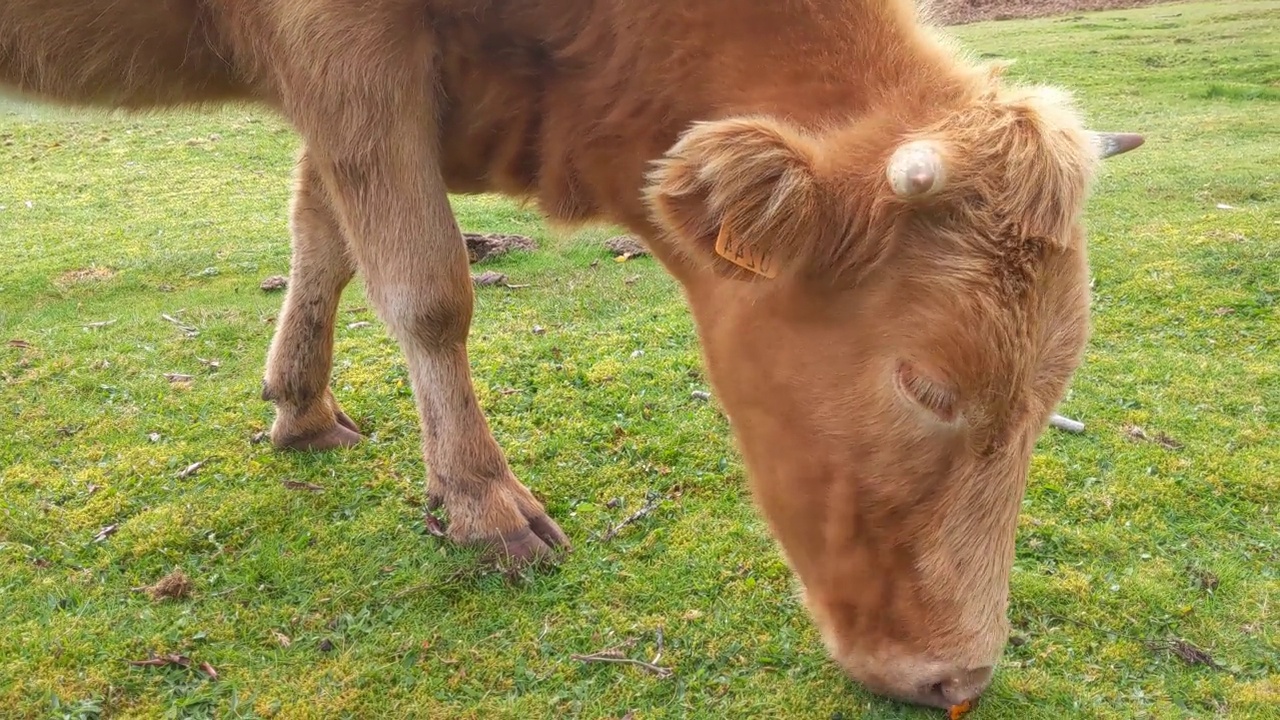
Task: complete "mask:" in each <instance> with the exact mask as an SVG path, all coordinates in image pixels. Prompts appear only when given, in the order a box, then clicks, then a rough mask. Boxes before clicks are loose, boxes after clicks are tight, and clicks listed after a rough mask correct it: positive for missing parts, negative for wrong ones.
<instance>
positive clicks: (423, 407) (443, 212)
mask: <svg viewBox="0 0 1280 720" xmlns="http://www.w3.org/2000/svg"><path fill="white" fill-rule="evenodd" d="M397 79H398V80H399V81H400V82H403V83H406V84H408V81H407V80H404V79H401V78H397ZM409 87H414V86H413V85H409ZM420 87H424V88H426V87H429V83H423V84H422V85H421V86H420ZM352 96H353V97H358V96H359V95H358V94H357V93H353V94H352ZM346 107H347V109H348V110H350V109H352V105H351V104H348V105H347V106H346ZM360 110H361V112H362V113H363V112H368V113H370V114H369V115H363V116H362V117H360V118H359V123H358V126H359V129H360V132H359V133H352V134H344V133H340V132H337V128H335V127H334V125H333V124H332V123H329V124H326V125H321V126H318V127H317V129H316V131H315V132H314V133H312V137H309V138H308V143H309V147H310V149H311V159H312V161H313V162H314V163H315V166H316V168H317V171H318V172H319V174H320V175H321V177H323V179H324V183H325V187H326V189H327V190H328V196H329V198H330V199H331V200H332V201H333V205H334V208H335V209H336V211H337V215H338V217H339V218H340V220H341V223H342V228H343V231H344V233H345V235H346V237H347V239H348V241H349V246H350V249H351V252H352V254H353V256H354V257H355V260H356V263H357V265H358V266H359V269H360V272H361V273H362V275H363V277H364V279H365V285H366V289H367V292H368V296H369V300H370V303H371V304H372V306H373V307H374V309H375V311H376V312H377V314H378V316H379V318H380V319H381V320H382V321H383V322H385V323H386V325H387V327H388V328H389V329H390V331H391V334H392V335H393V336H394V337H395V338H396V340H397V341H398V343H399V344H400V346H401V348H402V350H403V351H404V355H405V359H406V361H407V365H408V370H409V377H410V382H411V385H412V388H413V394H414V401H415V404H416V406H417V410H418V416H419V420H420V424H421V428H422V448H423V456H424V458H425V460H426V464H427V467H428V471H429V480H428V497H429V501H430V504H431V505H432V506H441V505H442V506H443V507H444V508H445V510H446V511H447V513H448V520H449V525H448V531H447V532H448V535H449V537H450V538H451V539H452V540H454V541H456V542H458V543H462V544H467V545H482V546H486V547H488V548H489V549H491V550H494V551H496V552H497V554H499V555H503V556H506V557H507V558H511V559H515V560H517V561H531V560H536V559H542V558H546V557H548V556H549V555H551V554H552V550H553V548H556V547H558V546H567V545H568V540H567V538H566V537H565V535H564V533H563V532H562V531H561V530H560V528H559V526H557V525H556V523H555V522H554V521H552V520H551V519H550V518H549V517H548V516H547V514H546V512H545V510H544V509H543V506H542V504H541V503H540V502H539V501H538V500H537V499H536V498H534V496H533V494H532V493H530V492H529V490H528V489H527V488H526V487H525V486H524V485H522V484H521V483H520V482H519V481H518V480H517V479H516V477H515V475H514V474H513V473H512V471H511V469H510V467H509V466H508V464H507V460H506V457H505V456H504V454H503V452H502V450H501V448H500V447H499V446H498V443H497V441H496V440H495V439H494V437H493V434H492V432H491V431H490V429H489V425H488V423H487V421H486V419H485V416H484V414H483V412H482V411H481V409H480V405H479V403H478V402H477V400H476V396H475V392H474V390H473V387H472V379H471V371H470V363H469V359H468V355H467V336H468V334H469V332H470V327H471V318H472V311H473V289H472V285H471V275H470V264H469V262H468V258H467V251H466V245H465V243H464V242H463V239H462V233H461V231H460V229H459V228H458V225H457V222H456V220H455V219H454V215H453V212H452V209H451V208H450V206H449V198H448V195H447V192H446V189H445V185H444V181H443V179H442V177H441V174H440V170H439V166H438V161H437V155H436V150H435V147H436V145H435V142H434V128H433V127H431V121H430V118H431V117H433V114H432V113H431V112H430V111H429V106H428V107H424V106H423V105H419V104H417V103H416V102H414V101H412V100H411V99H410V98H405V97H403V96H401V97H400V98H399V99H398V100H396V101H395V102H385V103H372V102H371V103H369V104H368V105H367V106H366V107H364V108H360ZM376 113H382V114H383V115H379V114H376ZM330 117H332V116H330ZM328 119H329V118H326V120H328ZM303 127H304V128H306V127H307V125H306V124H303Z"/></svg>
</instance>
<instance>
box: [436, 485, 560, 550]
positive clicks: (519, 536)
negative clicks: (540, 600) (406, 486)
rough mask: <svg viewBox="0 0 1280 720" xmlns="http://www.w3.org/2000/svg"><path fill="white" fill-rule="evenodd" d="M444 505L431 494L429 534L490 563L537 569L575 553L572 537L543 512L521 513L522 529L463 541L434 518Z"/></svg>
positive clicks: (438, 496) (438, 498) (439, 498)
mask: <svg viewBox="0 0 1280 720" xmlns="http://www.w3.org/2000/svg"><path fill="white" fill-rule="evenodd" d="M443 505H444V502H443V498H442V497H441V496H440V495H438V494H435V493H428V495H427V517H426V522H427V531H428V532H430V533H431V534H432V535H435V536H437V537H447V538H450V539H451V540H453V541H454V542H456V543H458V544H459V545H464V546H468V547H473V548H479V549H481V550H482V555H483V557H484V558H485V559H486V560H488V561H496V562H500V563H512V564H514V565H516V566H522V565H534V564H539V563H542V562H546V561H549V560H552V559H554V558H555V556H556V555H558V554H560V553H563V552H568V551H569V550H572V549H573V546H572V544H571V543H570V542H569V537H568V536H567V535H565V534H564V531H563V530H561V529H560V526H559V525H557V524H556V521H555V520H552V519H551V518H550V517H548V516H547V514H546V513H545V512H542V510H541V508H538V509H536V510H523V511H522V513H523V514H524V516H525V521H526V522H527V524H526V525H525V526H523V527H519V528H516V529H515V530H509V531H507V532H503V533H499V534H497V536H496V537H494V536H490V537H479V538H477V537H475V536H472V537H471V539H468V540H461V539H460V538H458V537H457V536H456V535H455V534H453V533H450V532H448V529H447V528H446V527H445V525H444V523H443V522H441V520H440V518H438V517H437V516H436V515H435V514H434V512H433V511H434V510H437V509H439V508H440V507H442V506H443Z"/></svg>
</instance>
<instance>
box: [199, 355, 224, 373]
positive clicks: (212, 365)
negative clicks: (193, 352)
mask: <svg viewBox="0 0 1280 720" xmlns="http://www.w3.org/2000/svg"><path fill="white" fill-rule="evenodd" d="M196 360H199V361H200V364H201V365H204V366H205V367H207V368H209V369H210V370H217V369H218V368H220V367H222V361H221V360H205V359H204V358H202V357H198V358H196Z"/></svg>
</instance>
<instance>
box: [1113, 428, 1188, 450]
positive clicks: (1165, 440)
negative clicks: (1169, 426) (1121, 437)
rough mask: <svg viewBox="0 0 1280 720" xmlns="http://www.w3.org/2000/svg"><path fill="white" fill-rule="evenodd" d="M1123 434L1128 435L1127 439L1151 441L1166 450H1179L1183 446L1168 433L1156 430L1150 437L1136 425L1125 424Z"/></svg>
mask: <svg viewBox="0 0 1280 720" xmlns="http://www.w3.org/2000/svg"><path fill="white" fill-rule="evenodd" d="M1125 435H1126V436H1128V437H1129V439H1131V440H1138V441H1145V442H1153V443H1155V444H1157V445H1159V446H1160V447H1162V448H1164V449H1166V450H1181V449H1182V448H1183V445H1182V443H1180V442H1178V441H1177V440H1174V439H1173V438H1171V437H1169V435H1168V434H1166V433H1164V432H1158V433H1156V434H1155V436H1154V437H1152V436H1150V435H1148V434H1147V432H1146V431H1145V430H1143V429H1142V428H1140V427H1138V426H1137V425H1127V426H1125Z"/></svg>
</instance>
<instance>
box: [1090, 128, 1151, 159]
mask: <svg viewBox="0 0 1280 720" xmlns="http://www.w3.org/2000/svg"><path fill="white" fill-rule="evenodd" d="M1089 137H1090V139H1091V140H1093V146H1094V147H1095V148H1097V150H1098V157H1099V158H1109V157H1111V156H1112V155H1119V154H1120V153H1127V152H1129V151H1130V150H1133V149H1134V148H1137V147H1139V146H1140V145H1142V143H1143V142H1145V141H1146V138H1144V137H1142V136H1141V135H1136V134H1134V133H1103V132H1091V133H1089Z"/></svg>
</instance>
